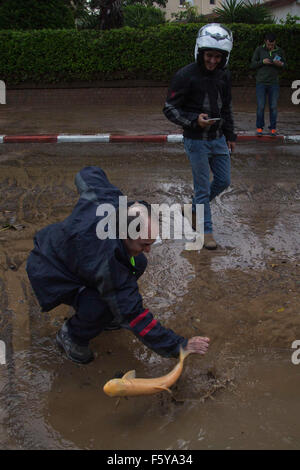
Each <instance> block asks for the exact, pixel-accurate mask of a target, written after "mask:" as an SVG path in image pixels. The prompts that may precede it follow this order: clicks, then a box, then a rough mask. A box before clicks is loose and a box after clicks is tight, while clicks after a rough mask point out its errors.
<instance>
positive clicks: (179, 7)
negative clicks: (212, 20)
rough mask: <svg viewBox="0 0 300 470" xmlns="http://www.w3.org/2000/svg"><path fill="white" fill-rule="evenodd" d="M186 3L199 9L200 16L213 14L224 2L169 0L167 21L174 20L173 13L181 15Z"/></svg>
mask: <svg viewBox="0 0 300 470" xmlns="http://www.w3.org/2000/svg"><path fill="white" fill-rule="evenodd" d="M185 3H189V4H190V5H192V6H195V7H196V8H197V11H198V14H199V15H208V14H210V13H212V12H213V10H214V8H217V7H219V6H221V4H222V0H188V1H187V2H185V1H184V0H168V3H167V6H166V8H165V9H164V11H165V12H166V19H167V20H171V19H172V13H179V12H181V11H183V10H184V9H185Z"/></svg>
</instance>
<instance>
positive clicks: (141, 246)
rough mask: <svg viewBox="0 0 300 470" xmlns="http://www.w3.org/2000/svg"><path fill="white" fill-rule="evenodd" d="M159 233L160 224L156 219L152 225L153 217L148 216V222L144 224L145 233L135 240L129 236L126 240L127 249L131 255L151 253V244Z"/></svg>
mask: <svg viewBox="0 0 300 470" xmlns="http://www.w3.org/2000/svg"><path fill="white" fill-rule="evenodd" d="M158 235H159V226H158V224H157V223H156V221H155V220H153V223H152V225H151V218H150V217H149V218H148V223H147V225H146V226H144V233H143V232H142V237H143V238H142V237H141V238H137V239H136V240H133V239H131V238H127V239H126V240H124V243H125V246H126V250H127V252H128V254H129V255H130V256H138V255H139V254H140V253H150V250H151V246H152V245H153V243H154V242H155V240H156V238H157V236H158Z"/></svg>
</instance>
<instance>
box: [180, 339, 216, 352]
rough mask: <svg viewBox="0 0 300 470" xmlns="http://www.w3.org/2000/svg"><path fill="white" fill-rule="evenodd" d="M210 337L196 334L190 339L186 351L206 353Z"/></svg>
mask: <svg viewBox="0 0 300 470" xmlns="http://www.w3.org/2000/svg"><path fill="white" fill-rule="evenodd" d="M209 341H210V339H209V338H206V337H203V336H194V337H193V338H190V339H189V340H188V343H187V345H186V348H185V349H186V351H190V352H191V353H196V354H205V353H206V352H207V349H208V346H209Z"/></svg>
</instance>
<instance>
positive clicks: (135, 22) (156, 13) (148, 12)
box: [123, 4, 165, 28]
mask: <svg viewBox="0 0 300 470" xmlns="http://www.w3.org/2000/svg"><path fill="white" fill-rule="evenodd" d="M123 14H124V25H125V26H130V27H131V28H147V27H149V26H156V25H159V24H162V23H165V13H164V12H163V11H162V10H160V9H159V8H155V7H146V6H143V5H139V4H137V5H129V6H127V7H125V8H124V9H123Z"/></svg>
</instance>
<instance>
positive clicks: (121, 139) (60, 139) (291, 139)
mask: <svg viewBox="0 0 300 470" xmlns="http://www.w3.org/2000/svg"><path fill="white" fill-rule="evenodd" d="M237 141H238V142H278V143H282V142H284V143H294V144H299V143H300V135H288V136H284V135H277V136H276V137H273V136H269V135H263V136H256V135H246V134H239V135H238V137H237ZM91 142H98V143H133V142H136V143H138V142H144V143H171V144H177V143H181V142H183V136H182V134H166V135H159V134H152V135H151V134H149V135H115V134H90V135H88V134H58V135H1V136H0V143H1V144H24V143H38V144H41V143H59V144H60V143H91Z"/></svg>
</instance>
